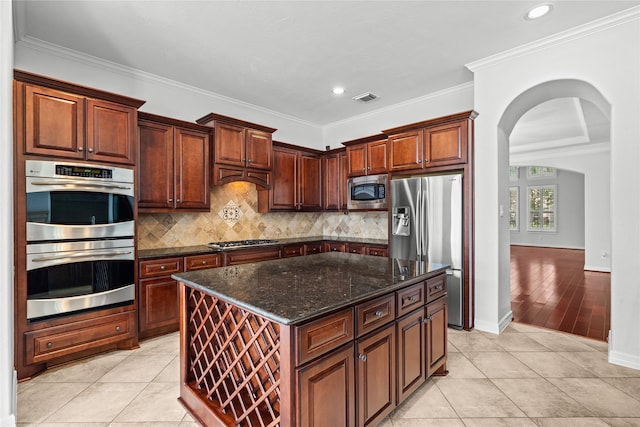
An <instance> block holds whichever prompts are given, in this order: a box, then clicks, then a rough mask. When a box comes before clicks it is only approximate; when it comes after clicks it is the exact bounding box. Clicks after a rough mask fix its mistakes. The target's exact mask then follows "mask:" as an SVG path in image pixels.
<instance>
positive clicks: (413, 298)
mask: <svg viewBox="0 0 640 427" xmlns="http://www.w3.org/2000/svg"><path fill="white" fill-rule="evenodd" d="M409 301H410V302H416V301H418V298H416V297H415V295H414V296H412V297H410V298H409Z"/></svg>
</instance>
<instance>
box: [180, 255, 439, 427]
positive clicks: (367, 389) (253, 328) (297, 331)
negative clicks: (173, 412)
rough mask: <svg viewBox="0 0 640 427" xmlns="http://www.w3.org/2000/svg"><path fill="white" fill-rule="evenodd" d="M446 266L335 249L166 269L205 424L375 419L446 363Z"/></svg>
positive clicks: (183, 395)
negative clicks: (174, 286) (174, 284)
mask: <svg viewBox="0 0 640 427" xmlns="http://www.w3.org/2000/svg"><path fill="white" fill-rule="evenodd" d="M446 268H447V266H446V265H441V264H433V263H428V262H416V261H406V260H397V259H390V258H379V257H372V256H366V255H354V254H345V253H323V254H318V255H313V256H307V257H297V258H288V259H281V260H274V261H264V262H257V263H251V264H243V265H237V266H231V267H223V268H215V269H204V270H197V271H192V272H187V273H180V274H175V275H174V276H173V278H175V279H176V280H178V281H179V282H180V383H181V386H180V401H181V402H182V404H183V405H184V406H185V407H186V408H187V410H188V411H189V412H190V413H191V415H192V416H193V417H194V418H195V419H196V420H198V422H200V423H201V424H203V425H206V426H217V425H224V426H238V425H242V426H244V425H247V426H252V425H258V426H276V425H280V426H282V427H288V426H317V425H326V426H354V425H371V426H373V425H375V424H377V423H378V422H379V421H380V420H381V419H382V418H384V417H385V416H386V415H387V414H388V413H389V412H391V410H393V408H395V407H396V406H397V404H398V403H400V402H401V401H402V400H404V399H405V398H406V397H408V396H409V395H410V394H411V393H412V392H413V391H414V390H415V389H416V388H417V387H419V386H420V384H422V383H423V382H424V381H426V380H427V379H428V378H429V376H431V375H433V374H444V373H445V372H446V369H445V366H446V365H445V363H446V352H447V349H446V345H447V312H446V289H445V271H446Z"/></svg>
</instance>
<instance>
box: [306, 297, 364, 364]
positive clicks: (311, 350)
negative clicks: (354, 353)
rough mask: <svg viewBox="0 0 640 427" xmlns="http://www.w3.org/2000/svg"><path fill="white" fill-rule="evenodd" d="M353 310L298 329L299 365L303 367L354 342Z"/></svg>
mask: <svg viewBox="0 0 640 427" xmlns="http://www.w3.org/2000/svg"><path fill="white" fill-rule="evenodd" d="M353 337H354V333H353V310H352V309H351V308H349V309H347V310H343V311H340V312H338V313H335V314H332V315H329V316H326V317H323V318H321V319H318V320H315V321H313V322H311V323H307V324H305V325H303V326H301V327H297V328H296V348H297V349H298V355H297V364H298V365H302V364H304V363H306V362H308V361H309V360H312V359H314V358H316V357H319V356H321V355H323V354H325V353H328V352H329V351H331V350H333V349H334V348H337V347H340V346H341V345H343V344H346V343H347V342H350V341H352V340H353Z"/></svg>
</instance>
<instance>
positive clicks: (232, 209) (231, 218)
mask: <svg viewBox="0 0 640 427" xmlns="http://www.w3.org/2000/svg"><path fill="white" fill-rule="evenodd" d="M218 215H220V218H222V219H223V220H224V222H226V223H227V225H228V226H229V227H233V226H234V225H235V224H236V222H238V221H240V217H242V211H241V210H240V206H238V205H236V204H235V203H234V202H233V200H229V202H228V203H227V204H226V205H224V207H223V208H222V210H221V211H220V212H218Z"/></svg>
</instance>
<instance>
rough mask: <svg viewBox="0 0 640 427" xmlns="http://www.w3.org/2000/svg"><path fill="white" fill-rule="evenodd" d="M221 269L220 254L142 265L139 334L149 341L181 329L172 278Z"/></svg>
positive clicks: (175, 285) (158, 260) (142, 263)
mask: <svg viewBox="0 0 640 427" xmlns="http://www.w3.org/2000/svg"><path fill="white" fill-rule="evenodd" d="M214 267H220V255H219V254H203V255H191V256H186V257H172V258H158V259H151V260H143V261H140V264H139V269H140V272H139V278H140V286H139V290H138V292H139V294H138V304H139V310H138V315H139V319H138V333H139V337H140V338H148V337H152V336H156V335H161V334H165V333H168V332H173V331H177V330H178V329H179V328H180V305H179V298H178V282H177V281H175V280H173V279H172V278H171V275H172V274H175V273H179V272H183V271H192V270H199V269H203V268H214Z"/></svg>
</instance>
